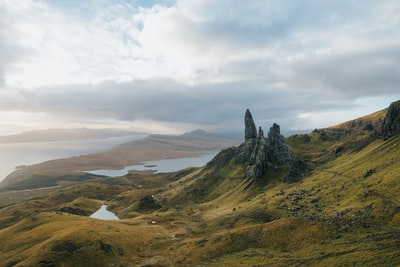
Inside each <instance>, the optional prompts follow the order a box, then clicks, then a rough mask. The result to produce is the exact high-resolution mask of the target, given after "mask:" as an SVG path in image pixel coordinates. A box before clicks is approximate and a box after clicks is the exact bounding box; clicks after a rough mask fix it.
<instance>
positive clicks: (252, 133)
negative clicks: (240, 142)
mask: <svg viewBox="0 0 400 267" xmlns="http://www.w3.org/2000/svg"><path fill="white" fill-rule="evenodd" d="M244 125H245V128H244V140H249V139H253V138H256V137H257V128H256V125H255V124H254V120H253V116H252V115H251V113H250V110H249V109H246V113H245V115H244Z"/></svg>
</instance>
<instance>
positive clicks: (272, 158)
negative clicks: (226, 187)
mask: <svg viewBox="0 0 400 267" xmlns="http://www.w3.org/2000/svg"><path fill="white" fill-rule="evenodd" d="M244 122H245V142H244V143H243V144H241V145H240V147H239V151H238V154H237V157H236V160H237V162H241V163H247V170H246V174H245V176H248V175H253V176H254V177H256V178H260V177H261V176H263V175H264V174H266V172H267V170H268V168H269V166H273V165H275V166H276V165H285V164H290V163H291V162H292V157H291V155H290V152H289V149H288V146H287V145H286V142H285V138H284V137H283V135H281V133H280V127H279V125H278V124H276V123H274V124H273V125H272V127H271V128H270V130H269V132H268V138H266V137H265V136H264V131H263V130H262V128H261V127H259V129H258V131H257V128H256V126H255V124H254V120H253V116H252V115H251V113H250V111H249V109H247V110H246V112H245V119H244Z"/></svg>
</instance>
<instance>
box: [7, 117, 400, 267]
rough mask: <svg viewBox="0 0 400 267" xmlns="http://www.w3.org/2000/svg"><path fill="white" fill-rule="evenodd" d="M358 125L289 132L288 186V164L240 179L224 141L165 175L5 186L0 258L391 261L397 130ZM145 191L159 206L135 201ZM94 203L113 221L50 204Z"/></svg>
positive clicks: (174, 262)
mask: <svg viewBox="0 0 400 267" xmlns="http://www.w3.org/2000/svg"><path fill="white" fill-rule="evenodd" d="M381 117H382V114H381V113H376V114H373V115H371V116H368V117H365V118H366V119H368V120H370V121H372V122H374V121H376V120H379V119H381ZM349 125H350V126H351V125H356V126H357V125H358V126H357V127H359V128H357V129H356V130H360V131H357V134H355V135H352V134H347V135H343V136H341V138H337V135H336V134H337V132H338V130H337V129H347V128H348V127H350V126H349ZM364 125H365V123H363V122H361V123H359V124H354V123H351V122H347V123H344V124H341V125H338V126H335V127H334V128H332V129H324V131H325V132H326V133H328V137H326V136H325V137H324V138H321V133H322V131H321V130H318V131H314V132H312V133H310V134H309V135H308V137H304V135H297V136H292V137H290V138H288V139H287V140H288V144H289V147H290V149H291V151H292V152H293V154H294V155H295V157H297V158H300V159H303V160H306V161H307V164H309V170H308V173H307V175H306V176H305V177H304V179H301V180H300V181H298V182H294V183H282V178H283V176H284V175H285V174H286V173H287V171H288V168H289V167H288V166H281V167H275V168H271V169H269V170H268V172H267V174H266V175H265V176H264V177H262V178H261V179H259V180H254V179H253V178H252V177H244V173H245V169H246V166H245V165H242V164H236V163H235V158H234V157H235V149H233V148H232V149H228V150H226V151H224V152H222V153H221V154H219V156H217V157H216V158H215V159H214V161H212V162H211V163H209V164H208V165H207V166H205V167H204V168H197V169H196V168H192V169H187V170H183V171H181V172H178V173H175V174H151V173H145V174H143V173H142V174H140V173H131V174H130V175H127V176H126V177H121V178H118V179H105V180H104V179H101V180H99V181H96V182H90V183H83V184H79V185H73V186H65V187H64V186H63V187H60V188H58V189H54V191H51V193H49V194H48V195H45V194H38V195H36V196H35V198H33V199H29V198H28V197H27V196H24V195H21V197H20V198H18V196H16V195H15V193H13V195H12V196H13V197H14V200H13V201H5V203H3V204H2V206H1V207H2V208H0V218H1V219H0V225H1V229H0V262H2V263H4V265H5V266H14V265H17V266H40V264H41V263H42V264H43V265H44V264H49V265H51V264H54V265H55V266H196V265H197V266H202V265H204V266H398V265H400V251H399V249H398V248H399V246H400V241H399V240H400V195H399V194H398V192H399V190H400V177H399V176H400V174H399V167H398V166H399V163H400V150H399V146H400V136H397V137H393V138H391V139H389V140H382V139H379V138H375V139H371V133H370V132H369V131H364V130H363V129H364V128H363V127H364ZM356 126H354V127H356ZM351 127H353V126H351ZM340 131H342V130H339V132H340ZM329 134H331V136H329ZM333 137H335V138H333ZM365 140H367V141H368V142H364V141H365ZM360 141H363V142H364V143H363V145H362V146H360V145H359V144H360ZM338 148H341V149H338ZM370 170H372V171H370ZM367 174H368V175H367ZM138 184H141V185H143V186H142V187H139V186H138ZM21 193H22V192H21ZM3 194H6V193H3ZM9 194H10V193H9ZM146 195H153V196H154V199H155V200H156V201H157V203H159V204H160V206H161V207H160V208H159V209H154V210H145V211H140V210H138V209H137V206H138V203H139V201H140V200H141V199H142V198H143V197H144V196H146ZM0 196H1V195H0ZM3 196H4V198H3V199H6V196H11V195H3ZM0 200H1V198H0ZM103 203H106V204H107V205H108V207H109V209H111V210H112V211H114V212H116V213H117V215H118V216H120V218H122V220H121V221H100V220H95V219H91V218H88V217H87V216H76V215H73V214H68V213H59V212H57V211H58V210H59V209H60V208H61V207H70V208H73V209H80V210H82V211H84V212H86V213H87V214H90V213H91V212H93V211H94V210H96V209H97V208H98V207H99V206H100V205H101V204H103ZM11 237H12V238H11Z"/></svg>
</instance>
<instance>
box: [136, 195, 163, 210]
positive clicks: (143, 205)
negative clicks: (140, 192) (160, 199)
mask: <svg viewBox="0 0 400 267" xmlns="http://www.w3.org/2000/svg"><path fill="white" fill-rule="evenodd" d="M159 208H161V206H160V204H158V203H157V201H156V200H155V199H154V197H153V196H151V195H148V196H145V197H143V198H142V199H141V200H140V201H139V205H138V209H139V210H141V211H143V210H156V209H159Z"/></svg>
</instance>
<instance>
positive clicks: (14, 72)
mask: <svg viewBox="0 0 400 267" xmlns="http://www.w3.org/2000/svg"><path fill="white" fill-rule="evenodd" d="M399 85H400V2H399V1H398V0H393V1H390V0H388V1H385V0H380V1H376V0H359V1H357V0H354V1H347V0H343V1H342V0H335V1H334V0H326V1H321V0H302V1H296V0H290V1H289V0H280V1H275V0H271V1H269V0H260V1H257V0H250V1H240V0H190V1H188V0H159V1H157V0H131V1H128V0H126V1H122V0H92V1H90V0H89V1H80V0H18V1H15V0H0V131H1V132H0V134H8V133H15V132H20V131H24V130H32V129H39V128H69V127H82V126H86V127H93V128H94V127H96V128H101V127H118V128H130V129H135V130H145V131H150V132H165V133H167V132H168V133H179V132H184V131H188V130H193V129H196V128H203V129H206V130H210V131H219V132H229V131H242V130H243V116H244V111H245V109H246V108H250V110H251V111H252V113H253V117H254V118H255V120H256V124H257V125H261V126H263V128H268V127H269V126H270V125H271V124H272V123H273V122H277V123H279V124H280V125H281V127H282V128H289V129H313V128H320V127H325V126H330V125H333V124H336V123H339V122H343V121H345V120H349V119H353V118H356V117H358V116H361V115H365V114H368V113H371V112H373V111H376V110H379V109H382V108H385V107H387V106H388V105H389V104H390V102H392V101H395V100H397V99H400V86H399Z"/></svg>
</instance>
